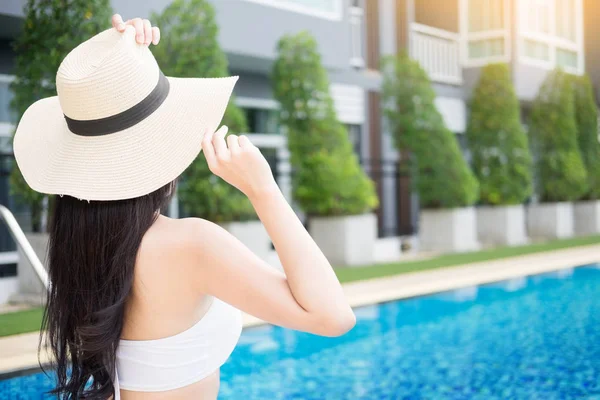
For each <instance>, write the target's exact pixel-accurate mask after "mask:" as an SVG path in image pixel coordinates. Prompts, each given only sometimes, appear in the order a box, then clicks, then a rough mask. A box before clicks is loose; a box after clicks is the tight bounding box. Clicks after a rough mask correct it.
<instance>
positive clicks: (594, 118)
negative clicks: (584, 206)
mask: <svg viewBox="0 0 600 400" xmlns="http://www.w3.org/2000/svg"><path fill="white" fill-rule="evenodd" d="M573 82H574V85H575V118H576V120H577V140H578V143H579V150H580V151H581V156H582V158H583V163H584V164H585V167H586V170H587V173H588V188H589V190H588V191H587V193H585V195H584V199H586V200H597V199H599V198H600V142H598V106H597V104H596V100H595V97H594V89H593V87H592V82H591V80H590V78H589V76H587V75H585V76H574V77H573Z"/></svg>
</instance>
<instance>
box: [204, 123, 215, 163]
mask: <svg viewBox="0 0 600 400" xmlns="http://www.w3.org/2000/svg"><path fill="white" fill-rule="evenodd" d="M212 138H213V132H211V131H209V132H206V134H205V135H204V138H203V139H202V150H203V151H204V157H206V162H207V163H208V168H210V170H211V171H213V172H214V170H215V168H216V166H217V156H216V154H215V148H214V146H213V144H212Z"/></svg>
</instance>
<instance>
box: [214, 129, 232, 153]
mask: <svg viewBox="0 0 600 400" xmlns="http://www.w3.org/2000/svg"><path fill="white" fill-rule="evenodd" d="M228 130H229V128H227V126H225V125H223V126H222V127H220V128H219V130H218V131H216V132H215V135H214V136H213V138H212V143H213V146H214V147H215V153H216V154H217V159H218V160H219V161H225V160H227V159H228V158H229V151H228V149H227V144H225V135H227V131H228Z"/></svg>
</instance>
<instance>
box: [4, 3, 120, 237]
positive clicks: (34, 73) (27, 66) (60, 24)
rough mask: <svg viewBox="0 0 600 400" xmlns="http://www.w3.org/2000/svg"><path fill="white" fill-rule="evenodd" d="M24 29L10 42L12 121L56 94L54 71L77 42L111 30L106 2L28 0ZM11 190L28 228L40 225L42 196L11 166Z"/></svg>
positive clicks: (109, 10) (110, 11)
mask: <svg viewBox="0 0 600 400" xmlns="http://www.w3.org/2000/svg"><path fill="white" fill-rule="evenodd" d="M23 11H24V14H25V20H24V21H23V30H22V32H21V33H20V34H19V35H18V36H17V38H16V40H15V41H14V43H13V49H14V51H15V53H16V58H15V68H14V71H15V80H14V82H13V83H12V84H11V89H12V90H13V92H14V98H13V100H12V102H11V108H12V110H13V112H14V117H15V118H16V120H17V121H18V120H20V119H21V116H22V115H23V113H24V112H25V110H26V109H27V107H29V106H30V105H31V104H33V103H34V102H36V101H37V100H40V99H43V98H45V97H50V96H56V72H57V71H58V67H59V66H60V63H61V62H62V60H63V59H64V58H65V57H66V55H67V54H68V53H69V52H70V51H71V50H73V49H74V48H75V47H76V46H77V45H79V44H80V43H81V42H83V41H85V40H87V39H89V38H90V37H92V36H94V35H95V34H97V33H99V32H101V31H103V30H105V29H107V28H109V27H110V17H111V14H112V9H111V7H110V2H109V0H85V1H84V0H50V1H48V0H28V1H27V4H26V5H25V8H24V10H23ZM10 184H11V191H12V192H13V194H15V195H17V198H18V199H19V200H20V201H23V202H24V203H25V204H26V205H27V206H28V207H29V210H30V212H31V221H32V227H31V228H32V230H33V231H34V232H39V231H40V230H41V226H42V208H43V200H44V198H45V197H46V195H44V194H41V193H37V192H34V191H33V190H31V189H30V188H29V186H28V185H27V183H26V182H25V180H24V179H23V176H22V175H21V171H19V169H18V168H13V169H12V173H11V177H10Z"/></svg>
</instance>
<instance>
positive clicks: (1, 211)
mask: <svg viewBox="0 0 600 400" xmlns="http://www.w3.org/2000/svg"><path fill="white" fill-rule="evenodd" d="M0 218H1V219H2V220H3V221H4V223H5V224H6V226H7V227H8V231H9V232H10V235H11V236H12V238H13V239H14V240H15V242H17V245H18V246H19V247H20V248H21V250H22V253H23V255H24V256H25V258H27V260H28V261H29V262H30V263H31V266H32V267H33V270H34V271H35V274H36V275H37V277H38V278H39V279H40V281H41V282H42V284H43V285H44V287H45V288H46V289H47V288H48V284H49V280H48V272H47V271H46V268H44V265H43V264H42V262H41V261H40V259H39V257H38V256H37V254H36V253H35V250H33V247H31V244H30V243H29V240H27V237H26V236H25V233H24V232H23V229H21V227H20V226H19V223H18V222H17V220H16V219H15V216H14V215H13V213H12V212H11V211H10V210H9V209H8V208H6V207H5V206H3V205H1V204H0Z"/></svg>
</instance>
